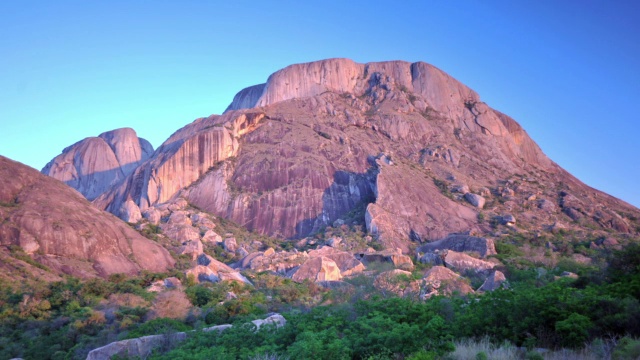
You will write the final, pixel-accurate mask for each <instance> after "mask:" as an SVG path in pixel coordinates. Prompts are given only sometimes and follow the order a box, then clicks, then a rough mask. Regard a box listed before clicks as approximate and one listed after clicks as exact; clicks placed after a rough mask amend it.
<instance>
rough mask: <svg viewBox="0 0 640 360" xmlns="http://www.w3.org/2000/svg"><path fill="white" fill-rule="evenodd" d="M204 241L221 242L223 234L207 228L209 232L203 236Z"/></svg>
mask: <svg viewBox="0 0 640 360" xmlns="http://www.w3.org/2000/svg"><path fill="white" fill-rule="evenodd" d="M202 241H205V242H212V243H221V242H222V236H220V235H218V234H217V233H216V232H215V231H213V230H207V232H205V233H204V235H203V236H202Z"/></svg>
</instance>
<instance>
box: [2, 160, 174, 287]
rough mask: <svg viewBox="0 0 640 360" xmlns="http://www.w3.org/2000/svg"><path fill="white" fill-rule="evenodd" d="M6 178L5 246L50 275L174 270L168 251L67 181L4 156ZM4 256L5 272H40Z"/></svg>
mask: <svg viewBox="0 0 640 360" xmlns="http://www.w3.org/2000/svg"><path fill="white" fill-rule="evenodd" d="M0 179H3V180H2V181H3V183H2V186H1V187H0V218H1V219H2V222H1V223H0V245H2V246H3V247H6V248H8V249H11V251H13V252H15V253H18V255H20V254H22V255H29V256H30V257H31V258H32V259H33V260H35V262H36V263H39V264H42V265H44V269H47V270H48V271H49V272H50V273H51V274H48V275H47V276H49V277H51V276H53V277H55V275H61V274H70V275H75V276H79V277H82V278H88V277H95V276H101V277H106V276H108V275H110V274H115V273H126V274H134V273H137V272H139V271H140V270H149V271H154V272H160V271H166V270H168V269H169V268H171V267H172V266H173V263H174V260H173V259H172V258H171V256H170V255H169V253H168V251H167V250H165V249H164V248H163V247H162V246H160V245H158V244H157V243H155V242H153V241H151V240H149V239H147V238H145V237H143V236H141V235H140V234H139V233H138V232H136V231H135V230H133V229H132V228H130V227H129V226H128V225H127V224H125V223H124V222H123V221H122V220H120V219H118V218H116V217H115V216H113V215H111V214H109V213H107V212H104V211H101V210H99V209H97V208H96V207H95V206H92V205H91V203H90V202H88V201H87V200H86V199H85V198H84V197H83V196H82V195H81V194H80V193H78V192H76V191H75V190H73V189H72V188H70V187H68V186H66V185H65V184H63V183H62V182H59V181H57V180H55V179H52V178H50V177H48V176H45V175H43V174H41V173H39V172H38V171H37V170H34V169H31V168H29V167H28V166H25V165H23V164H20V163H18V162H15V161H12V160H10V159H7V158H5V157H2V156H0ZM2 255H3V268H4V269H7V268H13V269H19V268H26V269H27V270H29V269H31V270H34V271H35V270H38V269H35V268H33V267H30V266H27V265H25V264H22V260H20V256H18V257H17V258H13V259H12V258H10V257H9V254H7V253H6V252H5V251H3V254H2ZM22 258H24V259H26V258H27V257H25V256H22ZM13 263H16V264H15V266H13V265H12V264H13ZM12 266H13V267H12ZM42 269H43V267H40V270H42ZM40 270H38V271H40ZM36 275H37V276H38V277H44V275H38V274H36Z"/></svg>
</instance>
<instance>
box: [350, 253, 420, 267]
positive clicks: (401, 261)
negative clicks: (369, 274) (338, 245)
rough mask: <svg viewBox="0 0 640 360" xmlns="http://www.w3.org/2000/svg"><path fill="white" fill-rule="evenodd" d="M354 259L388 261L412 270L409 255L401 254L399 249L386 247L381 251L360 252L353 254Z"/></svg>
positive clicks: (367, 261) (369, 261)
mask: <svg viewBox="0 0 640 360" xmlns="http://www.w3.org/2000/svg"><path fill="white" fill-rule="evenodd" d="M355 256H356V259H358V260H360V261H362V262H363V263H365V264H369V263H372V262H378V263H390V264H393V265H394V266H395V267H397V268H399V269H402V270H409V271H411V270H413V261H411V257H409V256H407V255H403V254H402V251H401V250H400V249H387V250H382V251H373V252H361V253H356V254H355Z"/></svg>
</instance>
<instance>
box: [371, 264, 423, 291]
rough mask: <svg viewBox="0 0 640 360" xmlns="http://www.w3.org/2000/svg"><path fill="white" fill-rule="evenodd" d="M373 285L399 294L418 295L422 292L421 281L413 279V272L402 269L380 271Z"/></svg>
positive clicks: (381, 289)
mask: <svg viewBox="0 0 640 360" xmlns="http://www.w3.org/2000/svg"><path fill="white" fill-rule="evenodd" d="M373 286H375V288H376V289H378V290H380V291H387V292H390V293H393V294H396V295H398V296H409V295H411V294H416V295H417V294H418V293H419V292H420V283H419V282H418V281H416V280H413V279H412V277H411V272H409V271H405V270H400V269H393V270H389V271H385V272H382V273H380V274H379V275H378V276H376V278H375V280H374V281H373Z"/></svg>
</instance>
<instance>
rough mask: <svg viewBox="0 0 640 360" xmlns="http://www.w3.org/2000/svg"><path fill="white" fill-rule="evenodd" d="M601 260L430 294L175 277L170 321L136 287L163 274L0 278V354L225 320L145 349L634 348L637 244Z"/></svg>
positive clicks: (639, 307)
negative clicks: (269, 319)
mask: <svg viewBox="0 0 640 360" xmlns="http://www.w3.org/2000/svg"><path fill="white" fill-rule="evenodd" d="M608 263H609V264H610V265H609V266H608V267H607V268H606V269H599V268H595V267H583V268H581V269H577V270H579V271H580V275H581V276H580V278H579V279H577V280H575V279H571V278H560V279H556V278H554V274H553V273H551V272H545V271H540V269H535V268H522V269H519V268H517V267H515V266H513V267H508V268H507V269H506V270H508V273H509V277H510V279H512V282H511V283H512V287H511V289H507V290H497V291H494V292H491V293H487V294H483V295H472V296H467V297H454V298H446V297H436V298H432V299H430V300H428V301H415V300H411V299H402V298H394V297H388V296H387V297H383V296H380V295H374V296H369V297H364V296H362V294H360V293H358V292H357V291H356V292H354V291H353V288H356V289H358V288H363V289H366V291H370V290H371V287H368V286H367V284H365V283H364V281H365V279H363V278H361V277H356V278H354V280H353V287H352V290H350V291H351V293H350V295H349V294H346V295H345V291H346V290H340V289H336V290H326V289H322V288H320V287H318V286H317V285H316V284H313V283H302V284H299V283H295V282H292V281H291V280H288V279H282V278H280V277H277V276H274V275H269V274H253V275H251V276H250V277H251V279H252V281H253V282H254V284H255V285H256V286H255V287H249V286H244V285H239V284H208V285H203V284H193V283H189V282H188V279H183V280H184V282H185V283H186V284H187V288H186V291H185V292H186V296H187V298H188V299H189V300H185V301H190V302H191V305H194V306H195V307H194V310H192V311H191V312H190V313H189V315H188V316H186V317H184V318H182V319H178V320H175V319H166V318H158V317H155V318H154V317H153V316H150V314H152V313H153V311H155V310H154V306H153V305H152V304H154V303H155V302H154V301H155V300H154V295H153V294H150V293H148V292H147V291H145V290H144V288H145V287H146V286H148V285H149V284H150V283H151V282H152V281H153V280H155V279H157V278H159V277H161V276H168V274H164V275H160V274H143V276H140V277H138V278H134V279H125V278H124V277H121V276H114V277H112V278H111V279H109V281H104V280H97V279H96V280H91V281H86V282H80V281H78V280H76V279H67V280H66V281H64V282H58V283H52V284H40V285H39V286H35V287H33V286H31V287H30V288H29V289H28V290H26V289H22V290H20V288H19V287H18V286H16V284H2V286H1V287H0V289H1V290H0V358H3V359H4V358H12V357H17V356H20V357H24V358H25V359H82V358H84V357H86V354H87V352H88V351H89V350H90V349H93V348H95V347H98V346H101V345H104V344H105V343H108V342H111V341H115V340H119V339H126V338H132V337H138V336H143V335H148V334H162V333H171V332H175V331H187V330H192V329H198V328H201V327H205V326H211V325H216V324H222V323H234V324H235V326H234V327H233V328H231V329H228V330H226V331H225V332H223V333H221V334H219V335H218V334H214V333H204V332H200V331H194V332H192V333H191V335H190V336H189V337H188V339H187V340H186V341H185V342H183V343H181V344H180V345H179V346H177V347H175V348H173V349H159V350H158V352H157V353H156V354H154V355H153V358H156V359H210V358H216V359H236V358H241V359H247V358H256V357H257V356H262V355H265V354H277V355H279V356H283V357H290V358H292V359H310V358H313V359H387V358H388V359H402V358H413V359H429V358H439V357H441V356H446V354H447V353H449V352H450V351H452V350H453V346H454V342H453V341H454V340H455V339H462V338H476V339H478V338H483V337H486V336H488V337H489V339H490V340H491V341H493V342H495V343H497V344H500V343H504V342H505V341H507V342H509V343H511V344H514V345H515V346H523V347H527V348H533V347H546V348H560V347H564V348H580V347H583V346H585V344H587V343H589V342H593V341H599V340H598V339H612V338H613V339H622V340H619V341H618V347H617V348H616V353H615V354H617V356H618V357H620V358H625V356H627V355H628V356H630V357H631V358H632V357H633V356H634V355H633V354H635V353H636V352H638V351H640V343H639V342H638V341H635V340H633V338H634V337H638V336H640V245H634V244H632V245H630V246H628V247H627V248H626V249H625V250H623V251H619V252H617V253H615V254H613V256H612V257H611V258H609V259H608ZM566 266H574V265H571V264H569V265H566ZM230 293H233V294H234V296H232V297H230V296H229V294H230ZM319 304H324V305H322V306H319ZM273 311H278V312H281V313H282V314H283V315H284V316H285V317H286V318H287V320H288V323H287V325H286V326H285V327H283V328H281V329H273V328H269V327H268V326H266V327H263V328H261V329H260V331H256V329H255V328H254V327H253V326H252V325H251V323H250V322H249V321H250V320H252V319H256V318H264V317H265V316H266V314H268V313H269V312H273ZM479 356H482V355H479Z"/></svg>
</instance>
